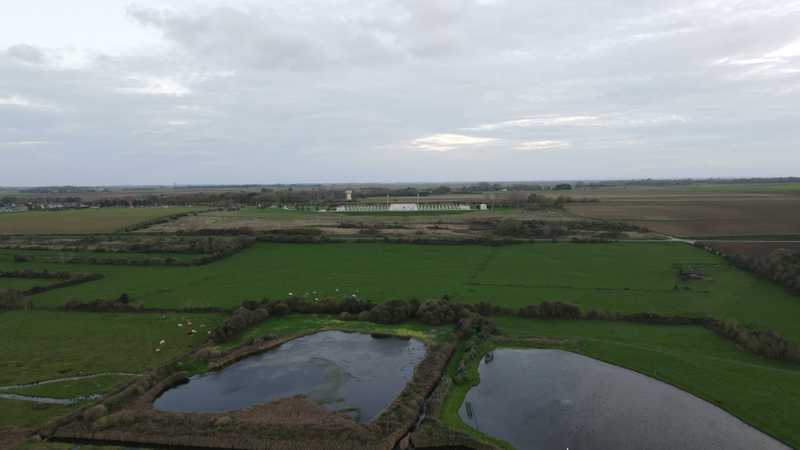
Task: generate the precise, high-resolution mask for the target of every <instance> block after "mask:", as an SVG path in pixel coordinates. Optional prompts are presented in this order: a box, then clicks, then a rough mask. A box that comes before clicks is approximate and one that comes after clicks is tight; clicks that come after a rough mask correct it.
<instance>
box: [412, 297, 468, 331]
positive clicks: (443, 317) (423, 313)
mask: <svg viewBox="0 0 800 450" xmlns="http://www.w3.org/2000/svg"><path fill="white" fill-rule="evenodd" d="M416 317H417V319H419V321H420V322H422V323H425V324H428V325H434V326H436V325H444V324H446V323H455V322H457V321H458V319H459V315H458V314H457V313H456V311H455V310H454V309H453V307H452V306H451V305H450V302H449V301H447V300H446V299H444V298H441V299H439V300H426V301H424V302H423V303H422V304H421V305H420V306H419V309H417V312H416Z"/></svg>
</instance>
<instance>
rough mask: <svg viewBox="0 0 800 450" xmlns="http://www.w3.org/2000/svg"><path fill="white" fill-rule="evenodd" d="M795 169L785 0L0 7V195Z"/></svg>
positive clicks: (799, 121)
mask: <svg viewBox="0 0 800 450" xmlns="http://www.w3.org/2000/svg"><path fill="white" fill-rule="evenodd" d="M797 175H800V1H783V0H754V1H737V0H729V1H677V0H639V1H635V2H632V1H627V0H618V1H612V0H561V1H539V0H271V1H270V2H254V1H252V2H248V1H233V0H230V1H222V0H194V1H189V0H182V1H179V0H172V1H169V0H159V1H155V0H132V1H130V0H128V1H125V0H72V1H69V2H66V1H62V0H49V1H46V0H26V1H24V2H4V4H3V5H2V6H0V186H32V185H66V184H72V185H126V184H137V185H140V184H172V183H178V184H245V183H263V184H268V183H314V182H319V183H326V182H423V181H432V182H452V181H466V180H470V181H479V180H491V181H511V180H520V181H522V180H578V179H584V180H598V179H631V178H637V179H638V178H688V177H694V178H705V177H771V176H797Z"/></svg>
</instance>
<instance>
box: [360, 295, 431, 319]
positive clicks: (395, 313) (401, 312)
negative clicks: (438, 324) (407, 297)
mask: <svg viewBox="0 0 800 450" xmlns="http://www.w3.org/2000/svg"><path fill="white" fill-rule="evenodd" d="M417 307H419V305H418V304H415V303H414V302H413V301H404V300H390V301H388V302H385V303H381V304H379V305H377V306H375V307H374V308H372V309H371V310H370V311H369V313H368V315H367V317H368V318H369V321H370V322H375V323H381V324H395V323H401V322H405V321H406V320H408V319H410V318H411V317H413V316H414V314H415V313H416V312H417ZM359 317H361V316H360V315H359Z"/></svg>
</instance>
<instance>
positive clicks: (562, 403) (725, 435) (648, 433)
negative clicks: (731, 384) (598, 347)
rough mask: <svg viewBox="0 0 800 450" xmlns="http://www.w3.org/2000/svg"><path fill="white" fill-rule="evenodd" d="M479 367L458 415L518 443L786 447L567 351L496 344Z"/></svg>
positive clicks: (710, 408) (670, 391)
mask: <svg viewBox="0 0 800 450" xmlns="http://www.w3.org/2000/svg"><path fill="white" fill-rule="evenodd" d="M487 361H489V362H487ZM479 371H480V377H481V382H480V384H479V385H478V386H475V387H473V388H472V389H471V390H470V391H469V392H468V393H467V396H466V398H465V400H464V404H463V405H461V409H460V411H459V415H460V416H461V419H462V420H463V421H464V423H466V424H468V425H470V426H472V427H473V428H476V429H478V430H480V431H481V432H483V433H485V434H487V435H490V436H494V437H497V438H500V439H503V440H504V441H507V442H509V443H510V444H512V445H513V446H514V447H516V448H518V449H559V450H563V449H567V448H568V449H572V450H580V449H593V450H604V449H609V450H611V449H614V450H625V449H645V448H646V449H664V450H667V449H669V450H673V449H704V450H705V449H720V450H721V449H725V450H752V449H761V450H769V449H787V448H788V447H786V446H784V445H783V444H781V443H780V442H778V441H777V440H775V439H773V438H771V437H769V436H767V435H766V434H764V433H761V432H760V431H758V430H756V429H755V428H753V427H751V426H749V425H747V424H745V423H744V422H742V421H740V420H739V419H737V418H736V417H734V416H732V415H730V414H728V413H727V412H725V411H723V410H721V409H719V408H717V407H716V406H714V405H712V404H711V403H708V402H706V401H704V400H702V399H699V398H697V397H695V396H693V395H691V394H689V393H687V392H684V391H682V390H680V389H678V388H675V387H673V386H671V385H669V384H666V383H663V382H661V381H658V380H656V379H653V378H650V377H647V376H644V375H642V374H639V373H637V372H633V371H630V370H627V369H623V368H621V367H617V366H614V365H611V364H606V363H604V362H602V361H598V360H595V359H592V358H588V357H585V356H581V355H577V354H574V353H569V352H564V351H560V350H541V349H497V350H495V351H494V352H493V358H484V360H483V361H482V362H481V364H480V367H479Z"/></svg>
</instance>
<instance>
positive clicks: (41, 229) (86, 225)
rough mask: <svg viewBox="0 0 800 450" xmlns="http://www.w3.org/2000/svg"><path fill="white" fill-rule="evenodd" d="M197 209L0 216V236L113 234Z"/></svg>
mask: <svg viewBox="0 0 800 450" xmlns="http://www.w3.org/2000/svg"><path fill="white" fill-rule="evenodd" d="M192 210H194V208H182V207H181V208H101V209H71V210H65V211H28V212H20V213H10V214H0V234H58V233H64V234H89V233H112V232H115V231H117V230H119V229H121V228H125V227H127V226H130V225H135V224H137V223H140V222H144V221H147V220H151V219H155V218H157V217H162V216H169V215H172V214H179V213H182V212H188V211H192Z"/></svg>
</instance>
